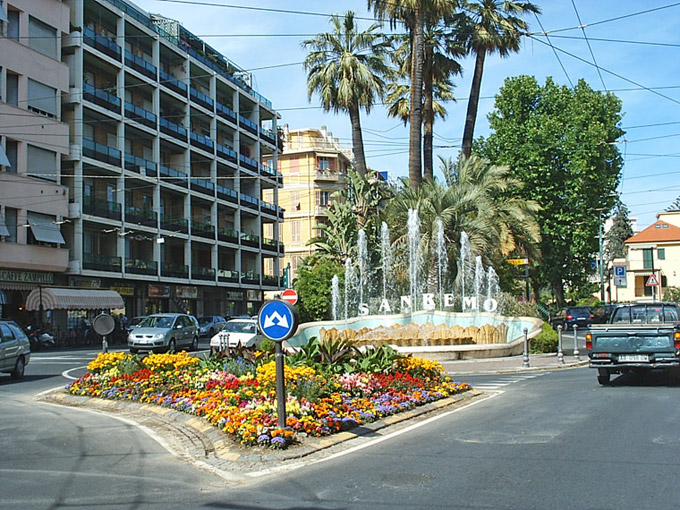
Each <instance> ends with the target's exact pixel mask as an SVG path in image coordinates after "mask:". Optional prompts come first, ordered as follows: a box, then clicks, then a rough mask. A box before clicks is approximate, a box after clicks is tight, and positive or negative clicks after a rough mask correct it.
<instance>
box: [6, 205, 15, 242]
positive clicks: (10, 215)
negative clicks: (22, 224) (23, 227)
mask: <svg viewBox="0 0 680 510" xmlns="http://www.w3.org/2000/svg"><path fill="white" fill-rule="evenodd" d="M5 226H6V227H7V230H8V231H9V236H6V237H5V242H6V243H16V242H17V210H16V209H13V208H11V207H5Z"/></svg>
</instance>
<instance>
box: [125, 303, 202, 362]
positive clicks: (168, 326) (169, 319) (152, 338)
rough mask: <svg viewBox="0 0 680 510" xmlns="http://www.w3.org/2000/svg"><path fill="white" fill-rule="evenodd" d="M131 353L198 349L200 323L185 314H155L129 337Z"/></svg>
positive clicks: (147, 318)
mask: <svg viewBox="0 0 680 510" xmlns="http://www.w3.org/2000/svg"><path fill="white" fill-rule="evenodd" d="M128 347H129V348H130V352H131V353H133V354H134V353H137V352H139V351H154V352H163V351H176V350H177V349H178V348H181V347H187V348H188V349H189V350H191V351H195V350H196V349H198V321H197V320H196V318H195V317H192V316H191V315H186V314H184V313H155V314H153V315H149V316H148V317H145V318H144V320H142V321H141V322H140V323H139V324H138V325H137V327H136V328H135V329H133V330H132V331H131V332H130V334H129V335H128Z"/></svg>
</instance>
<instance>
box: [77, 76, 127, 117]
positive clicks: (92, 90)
mask: <svg viewBox="0 0 680 510" xmlns="http://www.w3.org/2000/svg"><path fill="white" fill-rule="evenodd" d="M83 98H84V99H85V100H86V101H89V102H90V103H94V104H96V105H98V106H101V107H102V108H106V109H107V110H111V111H112V112H116V113H118V114H120V98H119V97H118V96H116V95H115V94H111V93H110V92H107V91H106V90H102V89H98V88H97V87H95V86H94V85H91V84H89V83H87V82H83Z"/></svg>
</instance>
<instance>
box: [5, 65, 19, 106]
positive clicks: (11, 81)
mask: <svg viewBox="0 0 680 510" xmlns="http://www.w3.org/2000/svg"><path fill="white" fill-rule="evenodd" d="M5 101H6V102H7V104H11V105H13V106H19V75H18V74H14V73H10V72H9V71H7V97H6V98H5Z"/></svg>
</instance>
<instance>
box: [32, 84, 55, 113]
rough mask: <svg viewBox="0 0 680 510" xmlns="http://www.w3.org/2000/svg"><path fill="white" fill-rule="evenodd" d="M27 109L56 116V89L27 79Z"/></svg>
mask: <svg viewBox="0 0 680 510" xmlns="http://www.w3.org/2000/svg"><path fill="white" fill-rule="evenodd" d="M28 109H29V110H31V111H32V112H35V113H37V114H39V115H44V116H45V117H50V118H52V119H56V118H57V89H55V88H53V87H50V86H48V85H43V84H42V83H40V82H39V81H35V80H32V79H30V78H29V79H28Z"/></svg>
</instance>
